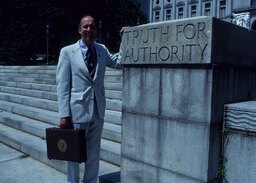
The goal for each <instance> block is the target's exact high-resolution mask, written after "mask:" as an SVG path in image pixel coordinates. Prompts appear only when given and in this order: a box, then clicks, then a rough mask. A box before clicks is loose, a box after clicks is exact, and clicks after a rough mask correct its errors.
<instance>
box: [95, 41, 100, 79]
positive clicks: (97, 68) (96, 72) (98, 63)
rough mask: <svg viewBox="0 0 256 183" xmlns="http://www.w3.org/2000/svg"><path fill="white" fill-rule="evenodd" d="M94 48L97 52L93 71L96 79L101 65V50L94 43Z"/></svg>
mask: <svg viewBox="0 0 256 183" xmlns="http://www.w3.org/2000/svg"><path fill="white" fill-rule="evenodd" d="M95 50H96V54H97V65H96V71H95V75H94V79H93V80H96V79H97V76H98V75H99V72H100V67H101V63H100V62H101V60H102V59H101V52H100V49H99V48H98V45H97V44H96V43H95Z"/></svg>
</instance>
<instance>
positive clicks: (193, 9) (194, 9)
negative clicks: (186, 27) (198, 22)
mask: <svg viewBox="0 0 256 183" xmlns="http://www.w3.org/2000/svg"><path fill="white" fill-rule="evenodd" d="M190 8H191V9H190V16H191V17H195V16H196V5H191V7H190Z"/></svg>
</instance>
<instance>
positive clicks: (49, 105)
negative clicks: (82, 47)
mask: <svg viewBox="0 0 256 183" xmlns="http://www.w3.org/2000/svg"><path fill="white" fill-rule="evenodd" d="M2 89H3V90H4V87H1V89H0V90H2ZM13 91H14V92H15V89H14V90H13ZM26 92H27V93H29V92H31V95H33V97H31V95H28V96H25V95H17V94H11V93H3V92H0V100H3V101H7V102H13V103H18V104H23V105H26V106H33V107H37V108H40V109H46V110H50V111H55V112H58V103H57V101H56V100H57V99H56V100H52V99H55V97H56V94H54V93H49V92H40V91H38V92H32V91H26ZM21 93H22V92H21ZM24 93H25V92H23V94H24ZM34 96H36V97H38V98H35V97H34ZM49 99H50V100H49ZM121 108H122V101H121V100H116V99H108V98H107V99H106V109H108V110H114V111H121Z"/></svg>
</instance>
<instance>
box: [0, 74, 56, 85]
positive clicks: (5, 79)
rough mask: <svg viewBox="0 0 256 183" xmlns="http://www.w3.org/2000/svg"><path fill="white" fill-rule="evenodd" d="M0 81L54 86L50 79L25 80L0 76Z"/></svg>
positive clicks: (23, 78) (24, 78) (53, 81)
mask: <svg viewBox="0 0 256 183" xmlns="http://www.w3.org/2000/svg"><path fill="white" fill-rule="evenodd" d="M1 81H12V82H21V83H31V84H33V83H37V84H38V83H40V84H50V85H55V84H56V81H55V79H51V78H27V77H13V76H1Z"/></svg>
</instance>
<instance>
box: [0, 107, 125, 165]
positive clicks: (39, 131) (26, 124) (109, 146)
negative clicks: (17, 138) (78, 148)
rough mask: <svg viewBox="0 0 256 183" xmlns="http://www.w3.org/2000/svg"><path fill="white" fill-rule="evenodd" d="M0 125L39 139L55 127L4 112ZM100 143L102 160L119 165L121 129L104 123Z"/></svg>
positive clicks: (43, 137) (0, 115)
mask: <svg viewBox="0 0 256 183" xmlns="http://www.w3.org/2000/svg"><path fill="white" fill-rule="evenodd" d="M0 123H2V124H4V125H7V126H9V127H12V128H15V129H17V130H20V131H23V132H26V133H28V134H32V135H33V136H37V137H39V138H41V139H45V129H46V128H50V127H57V125H52V124H48V123H44V122H41V121H38V120H34V119H30V118H27V117H24V116H19V115H17V114H12V113H10V112H6V111H2V112H1V114H0ZM112 140H113V141H112ZM102 141H103V142H104V143H102V144H103V145H102V152H103V153H102V156H103V159H104V160H106V161H108V162H111V163H113V164H117V163H120V161H119V159H116V158H119V156H120V141H121V127H120V126H117V125H113V124H112V125H111V124H107V123H105V124H104V128H103V132H102ZM117 165H119V164H117Z"/></svg>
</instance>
